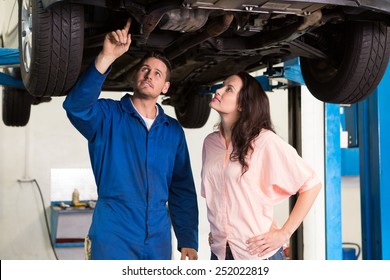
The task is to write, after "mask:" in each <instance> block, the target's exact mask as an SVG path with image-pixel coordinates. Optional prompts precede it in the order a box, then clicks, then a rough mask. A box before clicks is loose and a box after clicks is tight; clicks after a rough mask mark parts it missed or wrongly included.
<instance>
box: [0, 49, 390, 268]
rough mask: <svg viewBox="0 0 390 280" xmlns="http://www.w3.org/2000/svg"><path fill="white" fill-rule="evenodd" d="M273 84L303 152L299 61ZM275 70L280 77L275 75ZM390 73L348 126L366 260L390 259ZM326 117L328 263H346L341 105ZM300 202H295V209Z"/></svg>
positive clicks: (295, 245)
mask: <svg viewBox="0 0 390 280" xmlns="http://www.w3.org/2000/svg"><path fill="white" fill-rule="evenodd" d="M19 63H20V61H19V53H18V50H16V49H6V48H0V68H1V67H10V66H12V65H18V64H19ZM272 70H273V73H274V74H276V75H274V76H273V77H272V79H273V80H275V78H276V80H283V79H284V80H285V81H287V82H279V83H278V85H271V83H270V79H269V77H266V76H259V77H256V78H257V79H258V80H259V81H260V82H261V84H262V86H263V88H264V89H265V90H266V91H271V90H272V89H273V88H281V87H284V88H288V92H289V131H290V132H289V134H290V135H289V142H290V144H291V145H293V146H294V147H295V148H296V149H297V151H298V153H300V152H301V148H302V147H301V142H302V139H301V130H300V120H301V116H300V114H301V112H300V86H301V85H304V81H303V78H302V75H301V73H300V66H299V62H298V60H297V59H294V60H291V61H288V62H287V63H285V64H284V67H283V68H279V69H272ZM274 70H276V72H275V71H274ZM0 85H5V86H13V87H19V88H23V87H24V86H23V82H22V81H21V80H18V79H15V78H13V77H11V76H9V75H7V74H4V73H1V72H0ZM388 88H390V70H389V69H388V70H387V72H386V73H385V75H384V77H383V79H382V82H381V83H380V84H379V86H378V87H377V89H376V90H375V92H374V93H373V94H372V95H371V96H370V97H369V98H367V99H366V100H364V101H362V102H360V103H358V104H354V105H352V106H350V107H349V108H347V109H346V116H348V118H346V124H345V127H346V128H347V129H348V130H349V131H348V132H349V135H350V138H351V139H350V147H351V148H353V147H358V149H359V158H360V190H361V209H362V210H361V211H362V213H361V219H362V243H363V244H362V247H363V250H362V251H363V259H367V260H372V259H373V260H380V259H386V260H388V259H390V215H389V214H388V213H390V209H389V207H390V203H388V201H390V187H389V186H390V156H389V155H390V146H389V145H388V144H387V143H389V142H390V141H389V139H390V130H389V127H390V114H389V113H388V106H389V104H390V95H389V94H387V91H388V90H387V89H388ZM324 106H325V108H324V112H325V124H324V125H325V186H324V189H325V211H326V212H325V213H326V215H325V216H326V217H325V220H326V221H325V227H326V235H325V236H326V237H325V239H326V259H329V260H338V259H342V236H341V235H342V231H341V176H342V173H341V167H342V161H345V160H346V158H343V157H342V153H341V147H340V121H341V120H340V105H335V104H328V103H325V104H324ZM295 200H296V198H295V197H293V198H292V199H291V200H290V204H291V207H292V206H293V205H294V203H295ZM302 236H303V231H302V228H300V229H298V230H297V232H296V233H295V234H294V235H293V237H292V239H291V242H292V245H291V249H292V252H291V253H292V259H302V258H303V242H302V240H303V237H302Z"/></svg>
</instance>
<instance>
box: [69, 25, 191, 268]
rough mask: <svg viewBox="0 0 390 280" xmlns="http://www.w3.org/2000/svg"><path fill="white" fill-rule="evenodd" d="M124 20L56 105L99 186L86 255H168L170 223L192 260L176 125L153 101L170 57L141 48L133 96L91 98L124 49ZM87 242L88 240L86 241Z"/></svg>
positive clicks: (185, 168)
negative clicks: (85, 150)
mask: <svg viewBox="0 0 390 280" xmlns="http://www.w3.org/2000/svg"><path fill="white" fill-rule="evenodd" d="M130 25H131V20H130V19H129V20H128V22H127V23H126V25H125V27H124V28H123V29H122V30H116V31H113V32H110V33H108V34H107V35H106V37H105V39H104V43H103V48H102V50H101V52H100V53H99V55H98V56H97V58H96V60H95V61H94V63H92V65H90V67H89V68H88V69H87V70H86V71H85V73H84V74H83V75H82V76H81V78H80V79H79V80H78V82H77V83H76V85H75V86H74V88H73V89H72V90H71V92H70V93H69V94H68V95H67V97H66V99H65V101H64V104H63V107H64V109H65V110H66V112H67V115H68V118H69V120H70V121H71V123H72V124H73V125H74V126H75V127H76V129H77V130H78V131H79V132H80V133H81V134H82V135H83V136H84V137H85V138H86V139H87V140H88V147H89V155H90V160H91V164H92V169H93V172H94V176H95V181H96V184H97V190H98V200H97V203H96V208H95V210H94V214H93V219H92V224H91V227H90V229H89V233H88V236H87V238H86V244H87V247H89V246H90V247H89V248H90V251H88V254H87V255H88V256H89V257H88V258H90V259H135V260H141V259H142V260H144V259H147V260H153V259H171V254H172V244H171V224H172V226H173V229H174V232H175V235H176V238H177V244H178V250H179V251H181V259H190V260H195V259H197V258H198V256H197V250H198V205H197V196H196V191H195V185H194V180H193V175H192V170H191V164H190V158H189V153H188V148H187V143H186V139H185V135H184V131H183V128H182V127H181V126H180V125H179V123H178V121H176V120H175V119H173V118H171V117H169V116H168V115H166V114H165V113H164V111H163V109H162V107H161V106H160V105H159V104H157V100H158V97H159V95H160V94H161V93H163V94H164V93H166V92H167V91H168V88H169V85H170V83H169V78H170V72H171V65H170V62H169V61H168V60H167V59H166V58H165V57H164V56H163V55H162V54H161V53H159V52H153V53H150V54H147V55H146V56H145V57H144V58H143V59H142V60H141V62H140V63H139V64H138V66H137V69H136V72H135V74H134V75H132V77H131V80H132V83H133V85H132V86H133V88H134V94H133V95H130V94H126V95H125V96H124V97H122V98H121V100H120V101H115V100H111V99H98V98H99V95H100V92H101V90H102V85H103V82H104V80H105V78H106V77H107V75H108V73H109V72H110V70H111V64H112V63H113V62H114V61H115V60H116V59H117V58H118V57H120V56H121V55H122V54H124V53H125V52H127V51H128V50H129V47H130V44H131V34H130V33H129V29H130ZM88 244H89V245H88Z"/></svg>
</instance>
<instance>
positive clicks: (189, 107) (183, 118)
mask: <svg viewBox="0 0 390 280" xmlns="http://www.w3.org/2000/svg"><path fill="white" fill-rule="evenodd" d="M211 97H212V95H211V94H199V93H194V94H189V95H188V98H187V100H186V104H185V105H184V106H181V107H175V114H176V118H177V120H178V121H179V123H180V124H181V125H182V126H183V127H185V128H201V127H203V126H204V125H205V124H206V122H207V120H208V119H209V116H210V106H209V103H210V101H211Z"/></svg>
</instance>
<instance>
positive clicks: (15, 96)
mask: <svg viewBox="0 0 390 280" xmlns="http://www.w3.org/2000/svg"><path fill="white" fill-rule="evenodd" d="M32 100H33V98H32V96H31V95H30V94H29V93H28V91H27V90H25V89H19V88H12V87H4V88H3V105H2V106H3V122H4V124H5V125H6V126H18V127H20V126H25V125H27V123H28V121H29V120H30V112H31V104H32Z"/></svg>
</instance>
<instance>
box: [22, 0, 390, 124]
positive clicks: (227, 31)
mask: <svg viewBox="0 0 390 280" xmlns="http://www.w3.org/2000/svg"><path fill="white" fill-rule="evenodd" d="M19 2H20V8H19V11H20V12H19V17H20V18H21V19H22V20H20V22H19V33H20V34H21V36H20V40H19V41H20V42H19V44H20V45H19V49H20V51H21V76H22V78H23V82H24V84H25V86H26V89H27V90H28V91H29V92H30V94H31V95H32V96H35V97H52V96H62V95H66V94H67V92H68V91H69V90H70V88H71V87H72V86H73V85H74V83H75V82H76V80H77V78H78V76H79V74H80V73H81V72H82V71H83V69H84V68H85V67H87V66H88V65H89V64H90V63H91V62H92V61H93V60H94V58H95V56H96V55H97V54H98V52H99V51H100V50H101V48H102V42H103V39H104V36H105V34H106V33H107V32H110V31H112V30H115V29H119V28H122V27H123V26H124V24H125V22H126V20H127V19H128V18H129V17H130V18H132V25H131V30H130V32H131V34H132V45H131V47H130V50H129V51H128V53H126V54H125V55H123V56H122V57H120V58H119V59H117V61H115V62H114V64H113V65H112V70H111V72H110V74H109V75H108V77H107V79H106V81H105V83H104V87H103V90H107V91H131V90H132V88H131V86H130V83H129V77H130V74H131V73H132V71H133V70H134V66H135V65H136V63H137V62H138V61H139V59H140V58H141V57H142V56H143V55H144V54H145V53H146V52H147V51H149V50H160V51H162V52H163V53H164V54H165V55H166V56H167V57H168V58H169V59H170V60H171V62H172V65H173V73H172V77H171V87H170V90H169V92H168V93H167V95H166V97H164V101H163V103H164V104H168V105H172V106H174V107H175V111H176V115H177V117H178V119H179V121H180V122H181V124H182V125H183V126H184V127H189V128H196V127H201V126H203V125H204V123H205V122H206V121H207V118H208V114H209V108H208V103H209V101H210V94H208V93H210V92H209V89H210V88H211V86H213V85H214V84H215V83H217V82H220V81H222V80H223V79H224V78H226V77H227V76H229V75H231V74H234V73H237V72H238V71H248V72H251V71H255V70H259V69H265V70H266V69H268V71H267V72H268V73H272V67H273V65H275V64H279V63H281V62H285V61H287V60H290V59H293V58H296V57H299V58H300V66H301V71H302V75H303V78H304V79H305V84H306V85H307V87H308V88H309V90H310V91H311V93H312V94H313V95H314V96H315V97H316V98H318V99H320V100H322V101H324V102H331V103H340V104H341V103H355V102H358V101H360V100H363V99H365V98H366V97H368V96H369V95H370V94H371V93H372V91H373V90H374V89H375V87H376V86H377V85H378V83H379V81H380V79H381V77H382V76H383V73H384V71H385V69H386V67H387V63H388V60H389V53H390V33H389V28H388V25H389V24H390V15H389V13H390V1H264V0H263V1H226V0H222V1H196V0H192V1H130V0H123V1H50V0H46V1H44V0H42V1H39V0H35V1H32V0H29V1H26V0H25V1H19ZM31 18H32V20H31ZM23 19H24V20H23ZM42 41H44V43H42ZM40 44H42V46H40ZM43 45H45V47H43ZM44 68H45V69H46V70H42V69H44Z"/></svg>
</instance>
